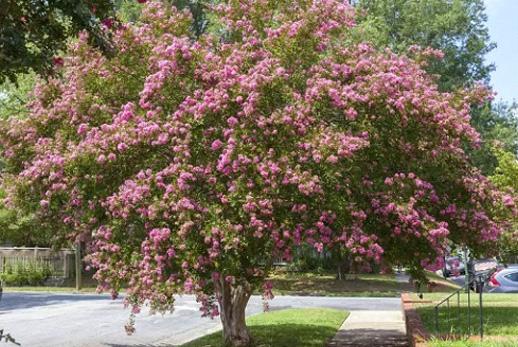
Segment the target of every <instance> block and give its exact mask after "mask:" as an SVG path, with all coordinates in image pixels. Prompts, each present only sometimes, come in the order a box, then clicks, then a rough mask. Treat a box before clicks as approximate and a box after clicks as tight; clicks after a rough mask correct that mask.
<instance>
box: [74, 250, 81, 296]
mask: <svg viewBox="0 0 518 347" xmlns="http://www.w3.org/2000/svg"><path fill="white" fill-rule="evenodd" d="M75 255H76V256H75V258H76V259H75V263H76V290H77V291H79V290H81V287H82V273H81V272H82V271H81V269H82V266H81V263H82V261H81V260H82V259H81V242H80V241H79V242H78V243H77V244H76V249H75Z"/></svg>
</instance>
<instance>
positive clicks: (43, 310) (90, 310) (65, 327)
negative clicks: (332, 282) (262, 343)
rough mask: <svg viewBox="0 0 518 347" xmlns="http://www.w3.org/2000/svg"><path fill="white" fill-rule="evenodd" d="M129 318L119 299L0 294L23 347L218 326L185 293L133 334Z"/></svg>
mask: <svg viewBox="0 0 518 347" xmlns="http://www.w3.org/2000/svg"><path fill="white" fill-rule="evenodd" d="M270 307H271V309H272V310H278V309H284V308H304V307H329V308H337V309H344V310H348V311H379V310H385V311H400V310H401V303H400V299H399V298H339V297H299V296H279V297H276V298H275V299H273V300H272V301H271V302H270ZM262 310H263V305H262V301H261V298H260V297H259V296H254V297H252V299H251V300H250V303H249V304H248V307H247V314H248V315H253V314H257V313H260V312H262ZM373 313H374V312H373ZM128 317H129V310H128V309H124V307H123V304H122V300H121V299H117V300H112V299H111V298H110V297H109V296H106V295H95V294H49V293H4V296H3V298H2V300H1V301H0V329H2V328H3V329H4V331H5V332H8V333H10V334H11V335H12V336H13V337H14V338H16V339H17V340H18V341H19V342H20V343H21V344H22V346H24V347H64V346H67V347H144V346H146V347H150V346H157V347H158V346H160V347H165V346H167V347H172V346H177V345H179V344H182V343H184V342H187V341H190V340H192V339H194V338H197V337H200V336H203V335H205V334H207V333H209V332H212V331H215V330H218V329H219V328H220V322H219V320H218V319H214V320H211V319H210V318H201V317H200V312H199V305H198V304H197V303H196V300H195V298H194V297H193V296H188V295H187V296H183V297H179V298H178V299H177V301H176V308H175V311H174V312H173V313H169V314H166V315H164V316H162V315H159V314H158V315H150V314H149V311H147V310H145V309H144V310H143V311H142V313H140V314H139V315H138V316H137V319H136V329H137V331H136V332H135V334H133V335H132V336H128V335H126V333H125V330H124V324H125V323H126V321H127V319H128Z"/></svg>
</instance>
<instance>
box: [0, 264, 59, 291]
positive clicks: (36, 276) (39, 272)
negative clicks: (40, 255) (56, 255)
mask: <svg viewBox="0 0 518 347" xmlns="http://www.w3.org/2000/svg"><path fill="white" fill-rule="evenodd" d="M50 275H52V269H51V267H50V265H49V264H48V262H45V261H42V260H23V261H21V260H17V261H14V262H8V263H6V264H5V266H4V269H3V272H2V273H1V274H0V280H2V281H3V282H4V284H5V285H7V286H38V285H43V283H44V281H45V280H46V279H47V278H48V277H49V276H50Z"/></svg>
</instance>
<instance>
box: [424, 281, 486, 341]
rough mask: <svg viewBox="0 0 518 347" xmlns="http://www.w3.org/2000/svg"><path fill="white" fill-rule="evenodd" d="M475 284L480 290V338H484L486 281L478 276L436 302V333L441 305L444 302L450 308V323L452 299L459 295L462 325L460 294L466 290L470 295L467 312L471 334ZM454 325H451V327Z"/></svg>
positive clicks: (458, 316) (468, 330)
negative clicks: (472, 298) (472, 289)
mask: <svg viewBox="0 0 518 347" xmlns="http://www.w3.org/2000/svg"><path fill="white" fill-rule="evenodd" d="M473 285H475V286H476V288H477V290H478V292H479V318H480V321H479V335H480V339H483V337H484V312H483V306H482V293H483V287H484V282H483V281H482V279H481V278H479V279H478V280H477V278H476V277H473V278H472V279H471V280H469V281H468V283H467V284H465V285H464V286H462V287H461V288H459V289H457V290H456V291H454V292H453V293H451V294H450V295H448V296H447V297H446V298H444V299H443V300H442V301H440V302H439V303H438V304H436V305H435V306H434V314H435V317H434V318H435V331H436V333H439V308H440V307H441V305H443V304H444V303H446V305H447V308H448V323H449V322H450V321H451V308H450V300H452V298H453V297H454V296H457V310H456V311H457V325H458V326H460V324H461V319H460V317H461V313H460V312H461V310H460V294H461V292H462V291H466V293H467V296H468V303H467V304H468V313H467V318H468V319H467V320H468V329H467V333H468V336H470V335H471V295H470V294H471V288H472V286H473ZM451 326H452V325H450V327H451Z"/></svg>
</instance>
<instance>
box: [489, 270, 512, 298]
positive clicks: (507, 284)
mask: <svg viewBox="0 0 518 347" xmlns="http://www.w3.org/2000/svg"><path fill="white" fill-rule="evenodd" d="M488 291H489V292H490V293H518V268H517V267H509V268H504V269H502V270H498V271H496V272H495V273H493V274H492V275H491V277H490V278H489V282H488Z"/></svg>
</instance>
